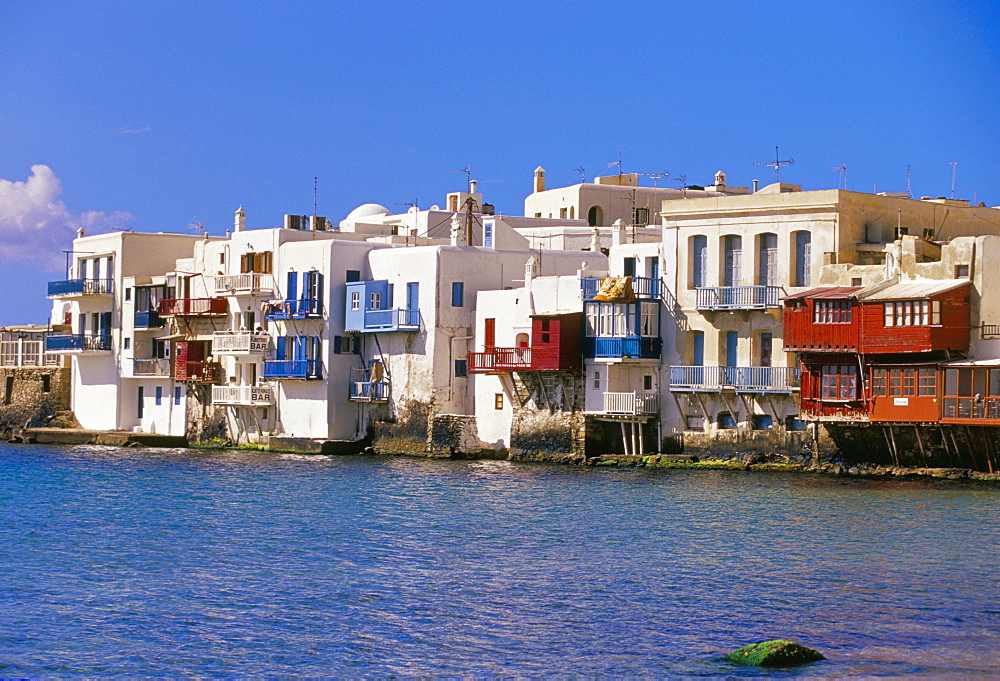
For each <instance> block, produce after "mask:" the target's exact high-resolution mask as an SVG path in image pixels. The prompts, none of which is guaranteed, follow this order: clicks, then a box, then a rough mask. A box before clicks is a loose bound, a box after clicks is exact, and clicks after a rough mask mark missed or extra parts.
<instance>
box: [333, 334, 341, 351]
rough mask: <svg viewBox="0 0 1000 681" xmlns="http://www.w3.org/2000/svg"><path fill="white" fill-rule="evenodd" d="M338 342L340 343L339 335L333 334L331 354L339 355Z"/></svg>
mask: <svg viewBox="0 0 1000 681" xmlns="http://www.w3.org/2000/svg"><path fill="white" fill-rule="evenodd" d="M340 343H341V338H340V336H334V337H333V354H335V355H339V354H340Z"/></svg>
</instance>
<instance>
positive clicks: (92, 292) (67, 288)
mask: <svg viewBox="0 0 1000 681" xmlns="http://www.w3.org/2000/svg"><path fill="white" fill-rule="evenodd" d="M112 291H114V280H112V279H66V280H65V281H50V282H49V296H51V297H55V296H99V295H108V294H110V293H111V292H112Z"/></svg>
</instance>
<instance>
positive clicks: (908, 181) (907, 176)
mask: <svg viewBox="0 0 1000 681" xmlns="http://www.w3.org/2000/svg"><path fill="white" fill-rule="evenodd" d="M906 197H907V198H908V199H912V198H913V192H912V191H911V190H910V164H909V163H907V164H906Z"/></svg>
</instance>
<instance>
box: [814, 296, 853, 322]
mask: <svg viewBox="0 0 1000 681" xmlns="http://www.w3.org/2000/svg"><path fill="white" fill-rule="evenodd" d="M851 308H852V306H851V301H849V300H817V301H816V302H814V303H813V324H850V323H851Z"/></svg>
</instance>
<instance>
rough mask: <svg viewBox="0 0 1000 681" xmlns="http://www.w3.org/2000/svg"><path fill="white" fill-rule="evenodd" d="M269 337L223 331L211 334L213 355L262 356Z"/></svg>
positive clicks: (258, 334) (265, 350)
mask: <svg viewBox="0 0 1000 681" xmlns="http://www.w3.org/2000/svg"><path fill="white" fill-rule="evenodd" d="M269 338H270V337H269V336H266V335H264V334H260V333H250V332H240V331H223V332H219V333H215V334H212V354H213V355H258V356H259V355H263V354H264V353H265V352H267V344H268V340H269Z"/></svg>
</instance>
